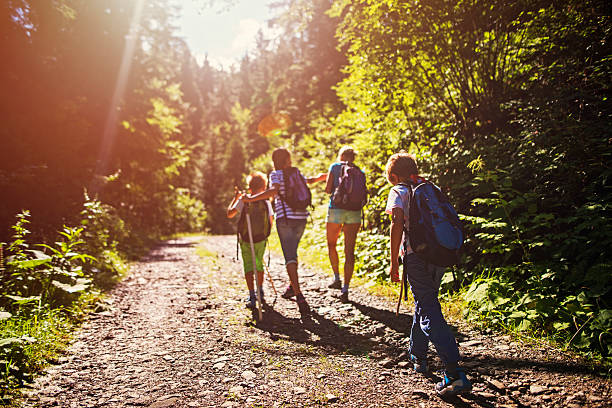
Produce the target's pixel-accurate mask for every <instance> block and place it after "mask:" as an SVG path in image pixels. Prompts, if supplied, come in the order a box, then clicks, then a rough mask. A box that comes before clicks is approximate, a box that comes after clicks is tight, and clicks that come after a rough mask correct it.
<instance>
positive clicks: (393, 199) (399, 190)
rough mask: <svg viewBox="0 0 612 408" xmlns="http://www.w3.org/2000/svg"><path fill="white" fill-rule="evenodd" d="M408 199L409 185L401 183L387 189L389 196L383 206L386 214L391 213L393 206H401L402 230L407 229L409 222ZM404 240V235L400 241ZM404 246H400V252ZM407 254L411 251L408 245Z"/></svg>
mask: <svg viewBox="0 0 612 408" xmlns="http://www.w3.org/2000/svg"><path fill="white" fill-rule="evenodd" d="M409 199H410V190H409V187H406V186H403V185H399V184H398V185H396V186H393V188H392V189H391V191H389V198H388V199H387V207H386V208H385V212H386V213H387V214H392V213H393V209H394V208H401V209H402V210H403V211H404V231H407V230H408V222H409V217H408V215H409ZM405 240H406V236H405V234H404V237H403V238H402V242H404V241H405ZM403 248H404V246H403V245H402V246H401V247H400V254H401V253H402V251H403ZM406 253H407V254H410V253H412V249H410V246H408V250H407V252H406Z"/></svg>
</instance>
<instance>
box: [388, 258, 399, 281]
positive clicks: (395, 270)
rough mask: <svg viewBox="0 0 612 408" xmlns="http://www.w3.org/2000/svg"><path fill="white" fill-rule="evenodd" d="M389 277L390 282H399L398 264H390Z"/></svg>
mask: <svg viewBox="0 0 612 408" xmlns="http://www.w3.org/2000/svg"><path fill="white" fill-rule="evenodd" d="M389 275H390V276H391V282H399V281H400V278H399V263H398V262H397V261H395V262H391V268H390V270H389Z"/></svg>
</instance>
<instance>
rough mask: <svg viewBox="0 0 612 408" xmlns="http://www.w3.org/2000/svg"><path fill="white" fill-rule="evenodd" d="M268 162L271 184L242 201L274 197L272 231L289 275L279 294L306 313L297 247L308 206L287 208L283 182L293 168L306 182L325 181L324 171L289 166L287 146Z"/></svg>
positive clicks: (284, 182) (275, 151)
mask: <svg viewBox="0 0 612 408" xmlns="http://www.w3.org/2000/svg"><path fill="white" fill-rule="evenodd" d="M272 162H273V163H274V171H272V172H271V173H270V183H269V185H270V186H271V187H270V188H269V189H268V190H266V191H264V192H262V193H259V194H255V195H252V196H247V197H244V198H243V200H244V202H252V201H258V200H265V199H269V198H274V214H275V218H276V231H277V232H278V237H279V239H280V243H281V247H282V249H283V255H284V257H285V266H286V268H287V274H288V275H289V282H290V283H289V286H288V287H287V290H286V291H285V293H283V294H282V297H283V298H285V299H290V298H292V297H293V296H295V298H296V302H297V305H298V308H299V310H300V313H301V314H302V315H304V314H307V313H308V312H309V311H310V308H309V306H308V303H307V302H306V299H305V298H304V295H303V294H302V292H301V290H300V284H299V280H298V259H297V249H298V245H299V243H300V239H301V238H302V234H303V233H304V228H305V227H306V220H307V218H308V214H309V213H308V209H296V208H291V206H290V205H289V204H288V203H287V200H286V198H285V197H286V194H285V193H286V185H287V179H288V175H289V173H290V172H291V171H295V172H297V176H298V177H301V178H303V179H304V181H306V183H308V184H312V183H316V182H318V181H325V180H326V179H327V173H320V174H318V175H317V176H316V177H304V176H302V174H301V173H300V171H299V170H298V169H297V168H294V167H292V166H291V153H289V151H288V150H287V149H283V148H279V149H276V150H274V152H273V153H272Z"/></svg>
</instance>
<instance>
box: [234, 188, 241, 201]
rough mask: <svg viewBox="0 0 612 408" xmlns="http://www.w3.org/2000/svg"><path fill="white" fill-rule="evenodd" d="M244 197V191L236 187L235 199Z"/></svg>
mask: <svg viewBox="0 0 612 408" xmlns="http://www.w3.org/2000/svg"><path fill="white" fill-rule="evenodd" d="M240 196H242V191H240V189H239V188H238V186H234V199H236V198H240Z"/></svg>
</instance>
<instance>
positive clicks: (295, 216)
mask: <svg viewBox="0 0 612 408" xmlns="http://www.w3.org/2000/svg"><path fill="white" fill-rule="evenodd" d="M298 174H300V175H301V174H302V173H300V171H299V170H298ZM275 184H279V185H280V193H281V195H283V196H284V195H285V179H284V177H283V171H282V170H274V171H273V172H272V173H270V186H274V185H275ZM274 214H275V215H276V219H279V218H284V217H285V214H286V217H287V218H289V219H292V220H305V219H307V218H308V210H304V211H294V210H293V209H292V208H291V207H289V204H287V203H286V202H284V201H283V200H281V198H280V197H279V196H276V198H275V199H274Z"/></svg>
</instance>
